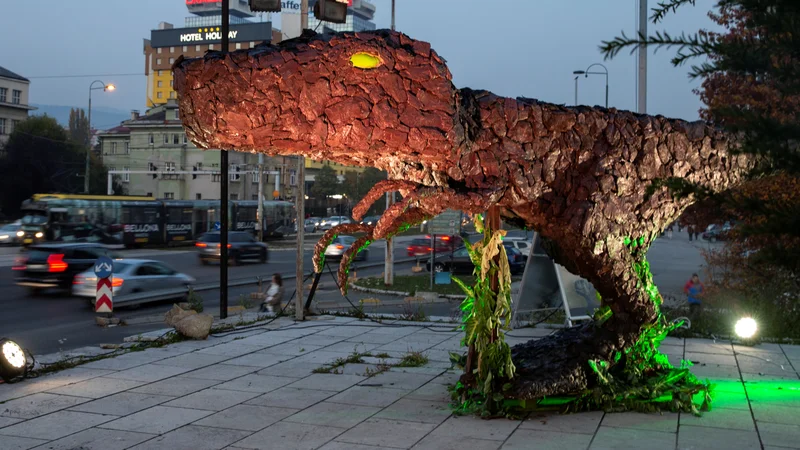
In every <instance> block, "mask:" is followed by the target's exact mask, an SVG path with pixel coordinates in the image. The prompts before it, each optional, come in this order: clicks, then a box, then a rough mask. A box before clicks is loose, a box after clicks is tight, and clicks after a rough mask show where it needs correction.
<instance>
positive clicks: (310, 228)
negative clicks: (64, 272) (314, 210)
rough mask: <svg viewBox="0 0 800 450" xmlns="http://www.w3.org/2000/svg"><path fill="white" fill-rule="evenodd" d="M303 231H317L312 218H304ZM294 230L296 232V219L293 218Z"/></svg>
mask: <svg viewBox="0 0 800 450" xmlns="http://www.w3.org/2000/svg"><path fill="white" fill-rule="evenodd" d="M303 231H305V232H306V233H313V232H315V231H317V225H316V222H315V221H314V220H312V219H306V220H305V226H304V228H303ZM294 232H295V233H297V221H296V220H295V224H294Z"/></svg>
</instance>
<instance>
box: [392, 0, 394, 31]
mask: <svg viewBox="0 0 800 450" xmlns="http://www.w3.org/2000/svg"><path fill="white" fill-rule="evenodd" d="M392 31H394V0H392Z"/></svg>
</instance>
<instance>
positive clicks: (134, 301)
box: [114, 258, 417, 307]
mask: <svg viewBox="0 0 800 450" xmlns="http://www.w3.org/2000/svg"><path fill="white" fill-rule="evenodd" d="M416 261H417V258H403V259H398V260H395V264H404V263H409V262H416ZM383 265H384V263H383V262H374V263H369V264H354V265H353V266H354V267H356V268H358V269H365V268H366V269H369V268H372V267H382V266H383ZM334 273H336V272H335V271H334ZM311 274H313V272H311V273H309V274H307V275H311ZM282 277H283V279H284V280H294V279H295V278H297V275H295V274H287V275H285V276H283V275H282ZM257 283H258V277H245V278H237V279H234V280H228V287H229V288H230V287H240V286H247V285H251V284H257ZM219 286H220V284H219V282H217V283H204V284H196V285H193V286H192V289H193V290H194V291H195V292H203V291H213V290H215V289H219ZM188 292H189V291H188V289H186V288H175V289H165V290H162V291H158V292H140V293H136V294H130V295H126V296H125V300H120V301H117V300H114V306H115V307H117V306H120V307H123V306H135V305H141V304H143V303H150V302H157V301H161V300H170V299H174V298H180V297H182V296H184V295H186V294H187V293H188Z"/></svg>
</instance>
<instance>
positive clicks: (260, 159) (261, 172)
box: [256, 153, 264, 242]
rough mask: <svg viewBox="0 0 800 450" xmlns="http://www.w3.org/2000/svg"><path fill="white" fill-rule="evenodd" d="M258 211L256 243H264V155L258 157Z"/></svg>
mask: <svg viewBox="0 0 800 450" xmlns="http://www.w3.org/2000/svg"><path fill="white" fill-rule="evenodd" d="M256 198H258V209H257V210H256V216H257V222H258V242H264V155H263V154H261V153H259V155H258V196H257V197H256Z"/></svg>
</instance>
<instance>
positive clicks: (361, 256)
mask: <svg viewBox="0 0 800 450" xmlns="http://www.w3.org/2000/svg"><path fill="white" fill-rule="evenodd" d="M355 241H356V238H355V237H354V236H337V237H336V239H334V240H333V241H332V242H331V244H330V245H328V247H327V248H326V249H325V258H329V259H332V260H337V259H341V258H342V255H344V252H345V251H347V249H348V248H350V246H351V245H353V242H355ZM367 258H369V249H364V250H362V251H360V252H358V255H356V257H355V259H354V261H366V260H367Z"/></svg>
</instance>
